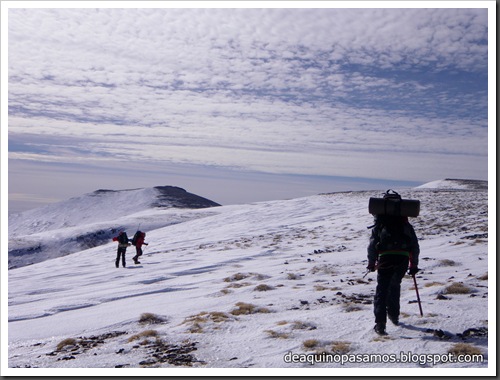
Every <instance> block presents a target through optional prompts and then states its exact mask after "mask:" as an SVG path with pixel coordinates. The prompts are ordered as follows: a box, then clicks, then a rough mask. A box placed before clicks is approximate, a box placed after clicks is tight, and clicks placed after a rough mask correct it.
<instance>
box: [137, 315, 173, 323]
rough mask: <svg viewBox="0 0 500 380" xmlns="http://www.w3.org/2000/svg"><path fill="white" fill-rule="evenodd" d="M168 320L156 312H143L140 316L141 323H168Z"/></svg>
mask: <svg viewBox="0 0 500 380" xmlns="http://www.w3.org/2000/svg"><path fill="white" fill-rule="evenodd" d="M166 322H167V320H166V319H165V318H163V317H160V316H158V315H156V314H153V313H142V314H141V316H140V318H139V323H140V324H150V325H154V324H161V323H166Z"/></svg>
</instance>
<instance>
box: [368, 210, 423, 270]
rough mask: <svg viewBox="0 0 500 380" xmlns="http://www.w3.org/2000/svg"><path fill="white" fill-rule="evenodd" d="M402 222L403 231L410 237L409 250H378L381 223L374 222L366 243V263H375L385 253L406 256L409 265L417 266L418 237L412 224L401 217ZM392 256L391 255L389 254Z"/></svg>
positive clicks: (418, 252)
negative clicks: (368, 241)
mask: <svg viewBox="0 0 500 380" xmlns="http://www.w3.org/2000/svg"><path fill="white" fill-rule="evenodd" d="M402 219H403V220H402V223H403V224H404V233H405V235H408V236H409V237H410V249H409V250H391V251H380V250H378V248H377V247H378V243H379V241H380V237H379V235H380V230H381V229H382V226H381V225H378V224H376V225H375V227H374V228H373V229H372V234H371V236H370V243H369V244H368V264H369V265H370V264H375V262H376V261H378V260H380V258H381V257H383V256H386V255H399V256H407V257H409V260H410V267H411V268H417V267H418V255H419V254H420V246H419V245H418V238H417V235H416V234H415V230H414V229H413V226H412V225H411V224H410V223H409V222H408V220H407V219H406V218H402ZM391 257H393V256H391Z"/></svg>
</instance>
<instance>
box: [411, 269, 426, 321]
mask: <svg viewBox="0 0 500 380" xmlns="http://www.w3.org/2000/svg"><path fill="white" fill-rule="evenodd" d="M411 276H412V277H413V283H414V284H415V292H416V293H417V302H418V308H419V309H420V316H421V317H423V316H424V313H423V311H422V303H421V302H420V295H419V294H418V286H417V279H416V278H415V275H414V274H412V275H411Z"/></svg>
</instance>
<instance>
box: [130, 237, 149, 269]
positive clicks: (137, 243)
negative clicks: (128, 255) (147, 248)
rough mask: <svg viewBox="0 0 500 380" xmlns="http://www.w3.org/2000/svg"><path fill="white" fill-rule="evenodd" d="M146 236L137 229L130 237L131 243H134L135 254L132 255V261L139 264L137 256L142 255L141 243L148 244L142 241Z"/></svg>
mask: <svg viewBox="0 0 500 380" xmlns="http://www.w3.org/2000/svg"><path fill="white" fill-rule="evenodd" d="M145 238H146V233H145V232H142V231H137V232H136V233H135V235H134V237H133V238H132V245H135V253H136V254H135V256H134V257H132V260H134V263H136V264H140V261H139V256H142V245H143V244H144V245H148V243H145V242H144V239H145Z"/></svg>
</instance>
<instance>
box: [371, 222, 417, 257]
mask: <svg viewBox="0 0 500 380" xmlns="http://www.w3.org/2000/svg"><path fill="white" fill-rule="evenodd" d="M407 224H408V223H407V222H405V221H404V219H402V218H401V217H397V216H389V215H384V216H381V215H379V216H378V218H377V222H376V226H377V229H378V236H379V242H378V244H377V250H378V251H379V252H385V251H406V252H410V250H411V239H412V238H411V235H410V231H409V228H408V226H407Z"/></svg>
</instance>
